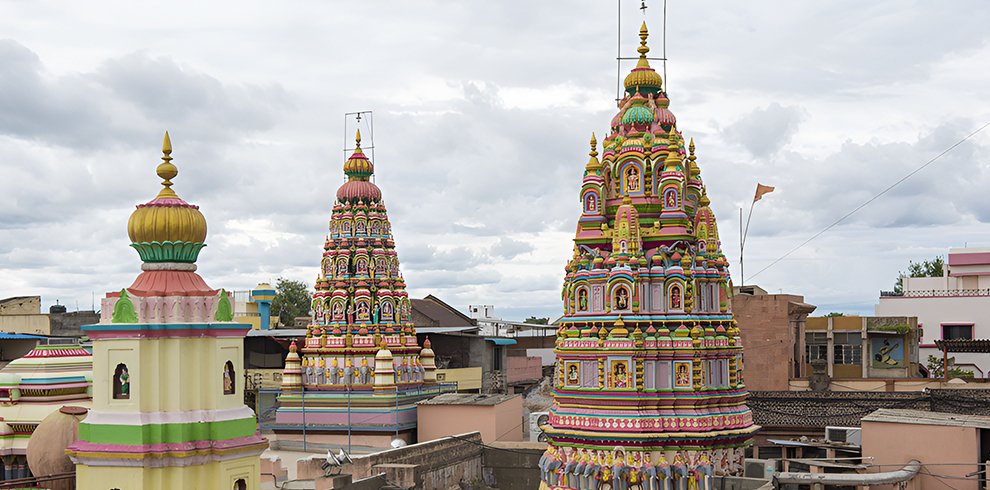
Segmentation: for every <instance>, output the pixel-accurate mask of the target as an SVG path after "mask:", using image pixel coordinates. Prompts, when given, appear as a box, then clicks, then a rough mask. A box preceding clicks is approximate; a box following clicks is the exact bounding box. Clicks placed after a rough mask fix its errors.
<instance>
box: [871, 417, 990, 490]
mask: <svg viewBox="0 0 990 490" xmlns="http://www.w3.org/2000/svg"><path fill="white" fill-rule="evenodd" d="M862 430H863V432H862V438H863V439H862V444H863V446H862V447H863V460H864V462H867V461H868V462H869V463H871V464H872V465H873V466H872V470H873V472H877V473H879V472H890V471H895V470H898V469H900V468H901V467H903V466H905V465H906V463H907V462H909V461H911V460H916V461H919V462H921V465H922V470H921V471H920V472H919V473H918V475H917V476H915V477H914V478H913V479H911V480H909V481H907V482H906V487H905V490H921V489H929V488H932V489H935V488H941V489H949V488H952V489H954V490H977V489H978V488H982V487H983V483H984V482H983V481H981V480H983V479H985V477H986V476H985V474H984V473H983V472H982V470H983V469H984V467H983V465H982V464H983V463H985V462H986V461H987V460H988V459H990V444H988V442H990V417H984V416H979V415H960V414H954V413H940V412H927V411H923V410H902V409H880V410H877V411H876V412H873V413H871V414H870V415H867V416H866V417H863V421H862ZM896 487H897V485H871V486H870V488H873V489H884V490H886V489H894V488H896Z"/></svg>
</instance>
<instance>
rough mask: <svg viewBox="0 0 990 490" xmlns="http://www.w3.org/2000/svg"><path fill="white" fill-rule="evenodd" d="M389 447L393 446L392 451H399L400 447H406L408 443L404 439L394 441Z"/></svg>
mask: <svg viewBox="0 0 990 490" xmlns="http://www.w3.org/2000/svg"><path fill="white" fill-rule="evenodd" d="M389 446H392V449H399V448H400V447H406V441H403V440H402V439H392V442H390V443H389Z"/></svg>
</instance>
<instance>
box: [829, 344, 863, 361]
mask: <svg viewBox="0 0 990 490" xmlns="http://www.w3.org/2000/svg"><path fill="white" fill-rule="evenodd" d="M834 358H835V359H834V360H835V363H836V364H862V362H863V346H862V345H859V344H857V345H839V344H835V356H834Z"/></svg>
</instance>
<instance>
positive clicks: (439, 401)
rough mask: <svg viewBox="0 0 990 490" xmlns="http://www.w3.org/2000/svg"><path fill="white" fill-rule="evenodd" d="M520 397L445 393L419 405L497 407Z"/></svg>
mask: <svg viewBox="0 0 990 490" xmlns="http://www.w3.org/2000/svg"><path fill="white" fill-rule="evenodd" d="M517 396H520V395H500V394H492V395H482V394H478V393H445V394H443V395H439V396H435V397H433V398H430V399H429V400H423V401H421V402H419V403H417V405H478V406H486V407H490V406H495V405H498V404H500V403H504V402H506V401H508V400H510V399H512V398H515V397H517Z"/></svg>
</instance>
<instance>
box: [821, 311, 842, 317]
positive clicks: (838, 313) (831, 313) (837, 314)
mask: <svg viewBox="0 0 990 490" xmlns="http://www.w3.org/2000/svg"><path fill="white" fill-rule="evenodd" d="M830 316H846V314H845V313H840V312H838V311H833V312H830V313H829V314H828V315H825V317H826V318H828V317H830Z"/></svg>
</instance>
